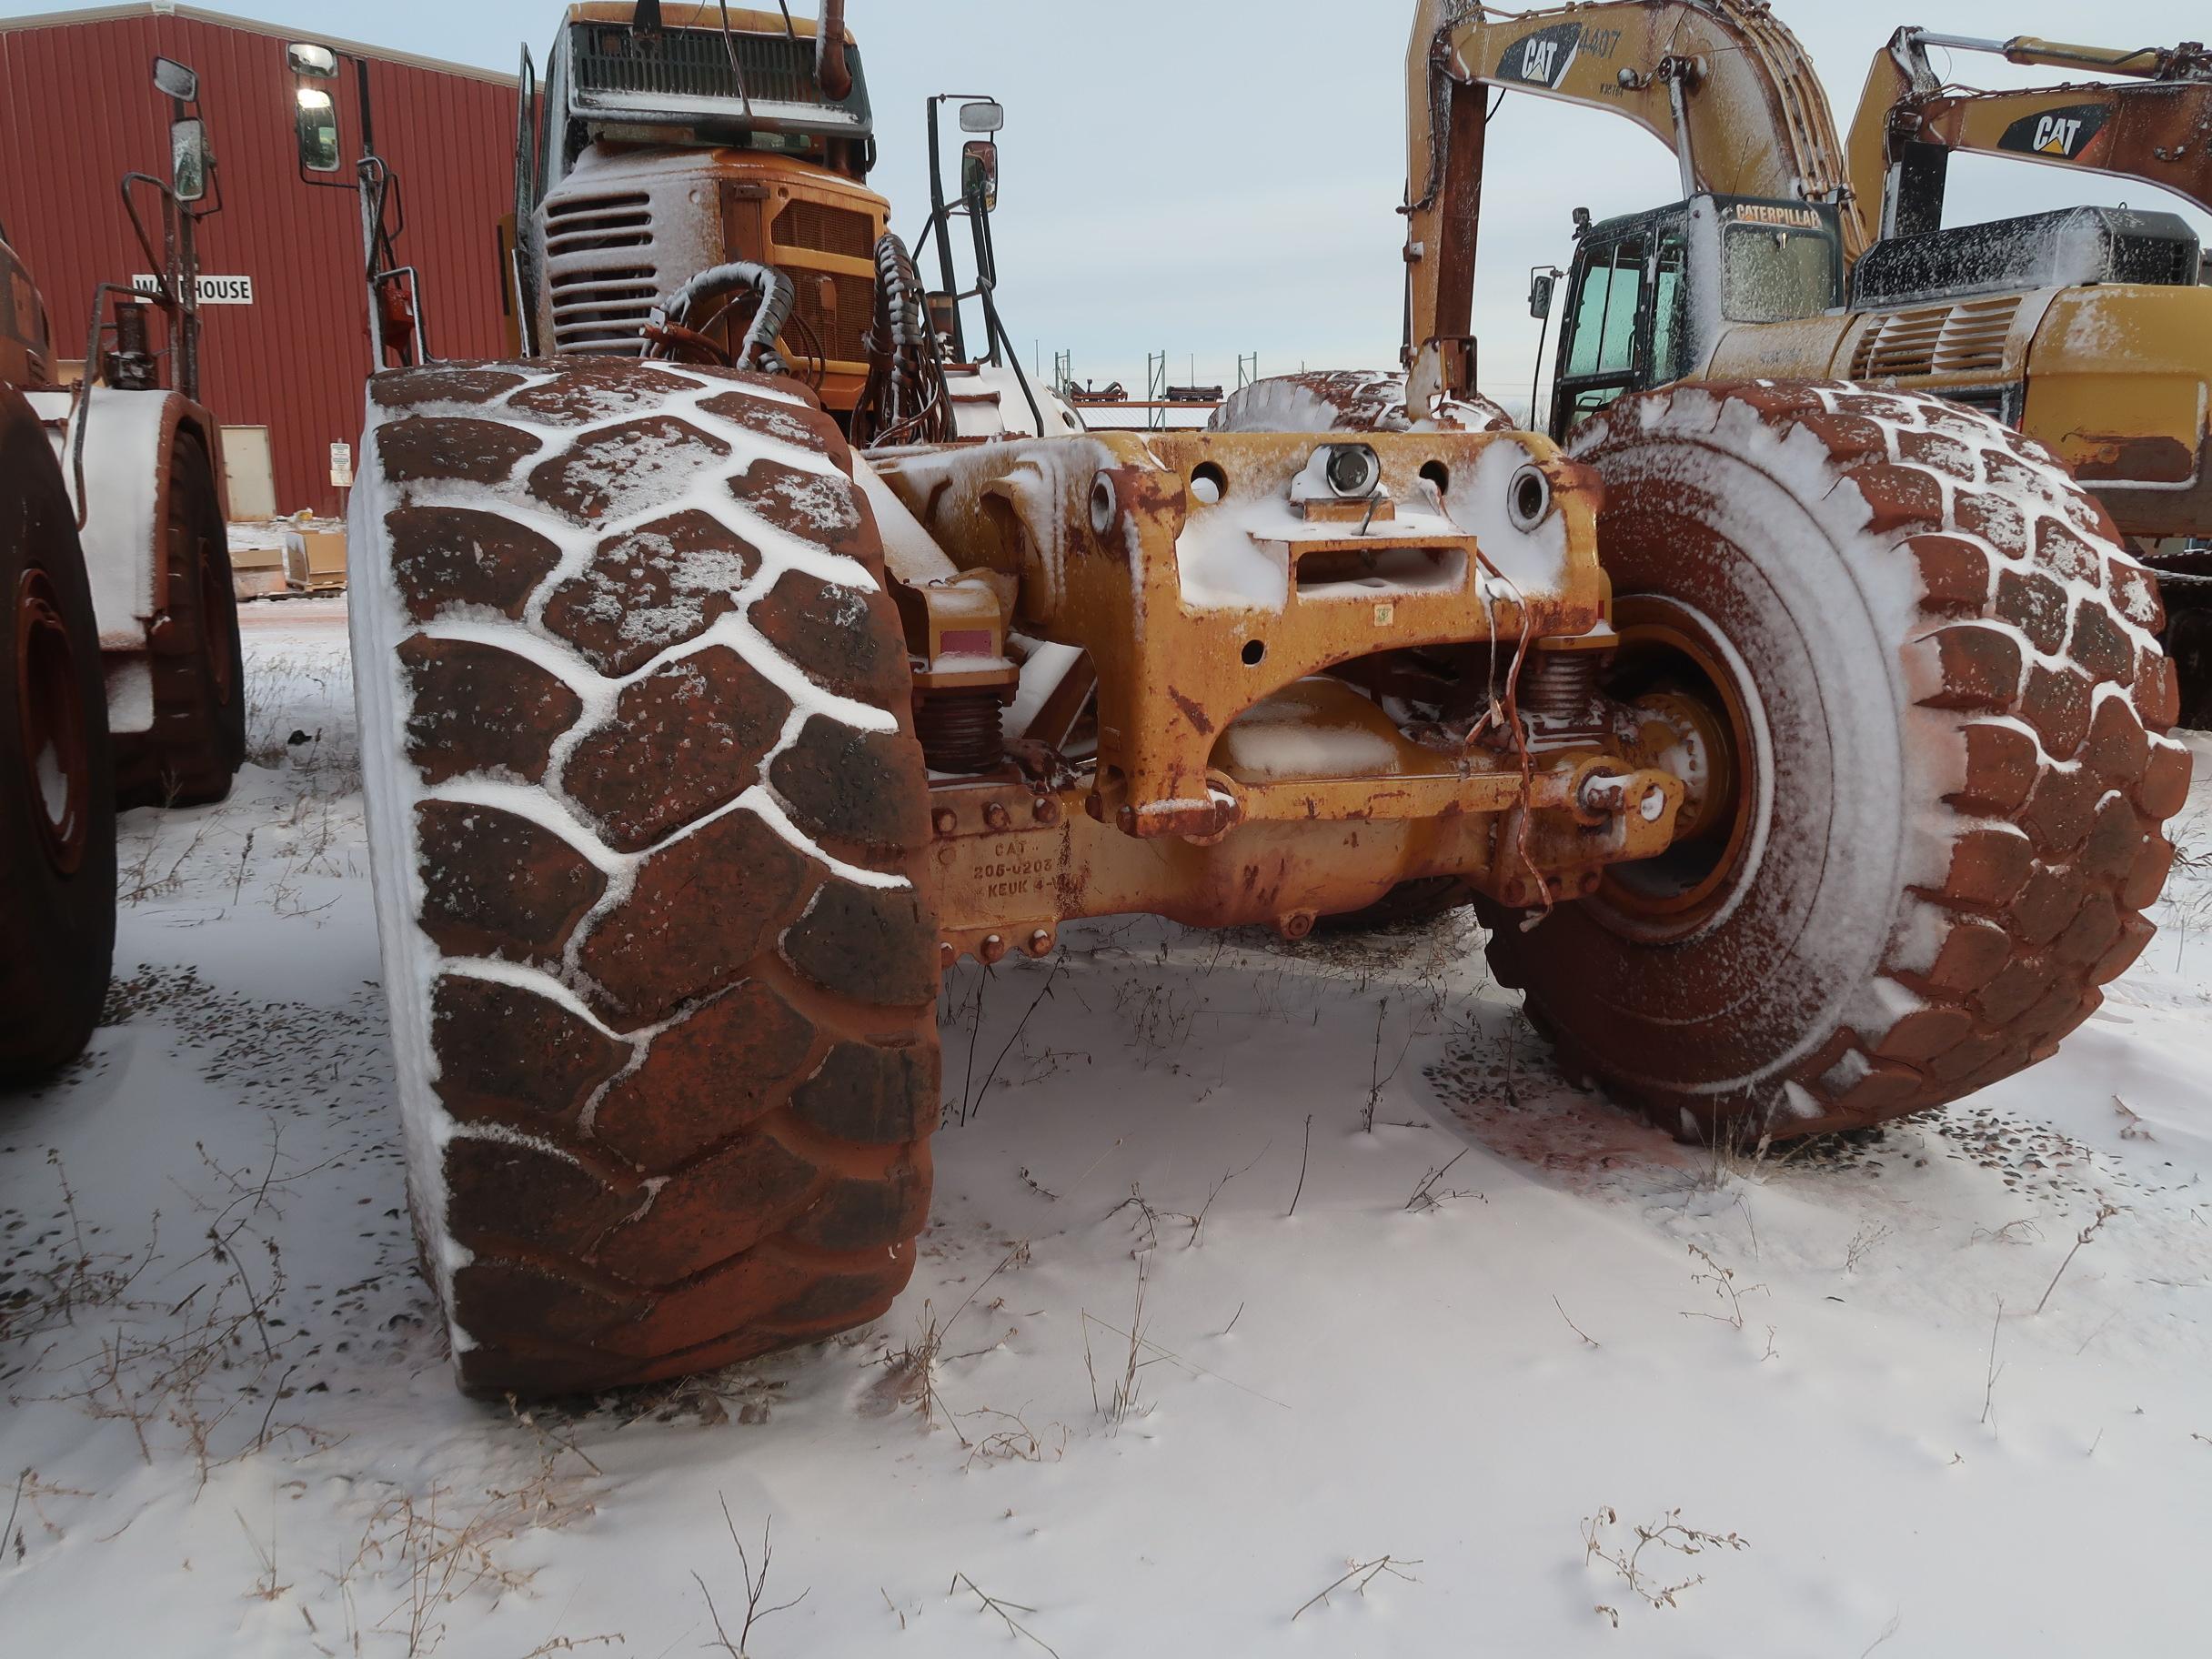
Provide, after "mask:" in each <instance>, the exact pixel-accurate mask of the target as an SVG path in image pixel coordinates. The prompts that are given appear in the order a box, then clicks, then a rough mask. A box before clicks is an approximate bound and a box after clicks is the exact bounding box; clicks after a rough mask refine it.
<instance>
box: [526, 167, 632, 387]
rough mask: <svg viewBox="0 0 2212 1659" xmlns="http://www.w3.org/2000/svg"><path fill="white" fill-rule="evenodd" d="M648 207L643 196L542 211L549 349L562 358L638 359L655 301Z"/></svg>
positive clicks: (562, 204) (553, 205) (593, 199)
mask: <svg viewBox="0 0 2212 1659" xmlns="http://www.w3.org/2000/svg"><path fill="white" fill-rule="evenodd" d="M652 245H653V211H652V204H651V202H650V201H649V199H648V198H647V197H646V196H645V195H644V193H643V192H636V193H631V194H625V195H619V196H571V197H567V198H564V199H558V200H555V201H551V202H548V204H547V206H546V266H547V287H548V291H549V293H550V295H551V299H552V310H553V348H554V350H556V351H557V352H559V353H561V354H562V355H564V356H568V355H581V356H588V357H638V356H640V355H642V354H643V352H644V350H645V339H644V331H645V325H646V322H647V319H648V318H649V317H650V316H651V314H652V310H653V306H654V304H655V302H656V301H658V300H659V297H660V273H659V269H658V268H657V267H656V266H655V265H654V263H653V260H652V253H651V249H652Z"/></svg>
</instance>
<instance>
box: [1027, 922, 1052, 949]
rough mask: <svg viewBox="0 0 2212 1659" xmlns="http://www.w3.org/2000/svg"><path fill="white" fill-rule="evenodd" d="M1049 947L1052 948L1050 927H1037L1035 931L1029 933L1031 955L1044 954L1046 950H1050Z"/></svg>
mask: <svg viewBox="0 0 2212 1659" xmlns="http://www.w3.org/2000/svg"><path fill="white" fill-rule="evenodd" d="M1051 949H1052V930H1051V929H1050V928H1039V929H1038V930H1037V931H1035V932H1034V933H1032V934H1031V935H1030V954H1031V956H1043V955H1044V954H1045V953H1046V952H1048V951H1049V950H1051Z"/></svg>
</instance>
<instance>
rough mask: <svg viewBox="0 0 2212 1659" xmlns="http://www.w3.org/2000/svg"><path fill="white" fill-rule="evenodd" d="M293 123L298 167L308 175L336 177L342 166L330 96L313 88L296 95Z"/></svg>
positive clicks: (301, 89) (335, 117)
mask: <svg viewBox="0 0 2212 1659" xmlns="http://www.w3.org/2000/svg"><path fill="white" fill-rule="evenodd" d="M297 103H298V108H297V111H296V112H295V119H296V122H297V128H298V135H299V165H300V166H303V167H305V168H306V169H307V171H308V172H310V173H336V172H337V170H338V168H339V167H340V166H343V165H344V161H343V157H342V156H340V154H339V146H338V111H337V105H335V104H333V103H332V102H331V101H330V95H329V94H328V93H327V92H323V91H321V90H319V89H317V88H316V87H313V86H302V87H301V88H300V89H299V92H298V94H297Z"/></svg>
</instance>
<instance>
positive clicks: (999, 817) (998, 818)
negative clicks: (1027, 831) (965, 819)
mask: <svg viewBox="0 0 2212 1659" xmlns="http://www.w3.org/2000/svg"><path fill="white" fill-rule="evenodd" d="M983 821H984V822H985V823H986V824H988V825H990V828H992V829H1005V828H1006V827H1007V826H1008V825H1010V824H1011V823H1012V822H1013V821H1014V819H1013V814H1011V813H1010V812H1009V811H1008V810H1007V809H1006V808H1005V805H1004V804H1003V803H1002V802H1000V801H996V800H994V801H992V802H991V803H990V805H989V806H988V807H985V808H984V809H983Z"/></svg>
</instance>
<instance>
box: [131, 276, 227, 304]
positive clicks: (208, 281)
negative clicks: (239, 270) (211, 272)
mask: <svg viewBox="0 0 2212 1659" xmlns="http://www.w3.org/2000/svg"><path fill="white" fill-rule="evenodd" d="M131 289H132V291H133V292H134V293H138V294H146V295H154V294H158V293H160V292H161V278H160V277H144V276H140V277H132V278H131ZM253 303H254V279H253V278H252V277H201V278H200V304H202V305H203V306H250V305H252V304H253Z"/></svg>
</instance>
